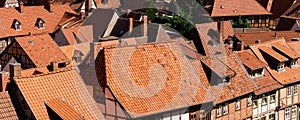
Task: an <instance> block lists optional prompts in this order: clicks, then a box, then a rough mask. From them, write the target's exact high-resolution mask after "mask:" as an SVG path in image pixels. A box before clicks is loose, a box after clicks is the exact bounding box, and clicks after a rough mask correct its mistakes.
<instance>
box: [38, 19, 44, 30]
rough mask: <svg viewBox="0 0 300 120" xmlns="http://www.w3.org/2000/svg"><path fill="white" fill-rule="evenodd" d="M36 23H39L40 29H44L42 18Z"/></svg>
mask: <svg viewBox="0 0 300 120" xmlns="http://www.w3.org/2000/svg"><path fill="white" fill-rule="evenodd" d="M38 24H39V28H40V29H44V21H43V20H40V21H39V23H38Z"/></svg>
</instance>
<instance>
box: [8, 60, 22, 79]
mask: <svg viewBox="0 0 300 120" xmlns="http://www.w3.org/2000/svg"><path fill="white" fill-rule="evenodd" d="M9 71H10V73H9V74H10V77H11V78H13V77H20V76H21V71H22V67H21V64H20V63H10V64H9Z"/></svg>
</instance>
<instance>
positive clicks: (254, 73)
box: [249, 68, 264, 78]
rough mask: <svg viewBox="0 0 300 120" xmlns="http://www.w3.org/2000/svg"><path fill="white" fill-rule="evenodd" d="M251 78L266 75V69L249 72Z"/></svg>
mask: <svg viewBox="0 0 300 120" xmlns="http://www.w3.org/2000/svg"><path fill="white" fill-rule="evenodd" d="M249 75H250V78H258V77H262V76H264V69H263V68H261V69H256V70H253V71H250V72H249Z"/></svg>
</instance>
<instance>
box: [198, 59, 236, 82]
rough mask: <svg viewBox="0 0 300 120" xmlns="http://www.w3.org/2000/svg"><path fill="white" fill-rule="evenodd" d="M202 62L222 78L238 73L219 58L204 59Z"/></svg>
mask: <svg viewBox="0 0 300 120" xmlns="http://www.w3.org/2000/svg"><path fill="white" fill-rule="evenodd" d="M202 62H203V63H204V64H205V65H206V66H208V67H209V68H210V69H211V70H212V71H213V72H215V73H216V74H217V75H218V76H219V77H221V78H225V77H228V76H234V75H235V74H236V73H235V72H234V71H233V70H232V69H231V68H229V67H228V66H227V65H226V64H224V63H223V62H222V61H221V60H219V59H217V58H211V59H204V60H202Z"/></svg>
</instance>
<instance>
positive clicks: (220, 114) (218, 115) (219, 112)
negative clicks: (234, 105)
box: [216, 105, 222, 117]
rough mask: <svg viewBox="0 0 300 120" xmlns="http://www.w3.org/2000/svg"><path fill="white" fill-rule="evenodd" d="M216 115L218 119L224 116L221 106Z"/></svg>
mask: <svg viewBox="0 0 300 120" xmlns="http://www.w3.org/2000/svg"><path fill="white" fill-rule="evenodd" d="M216 115H217V117H221V116H222V106H221V105H220V106H218V107H217V110H216Z"/></svg>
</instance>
